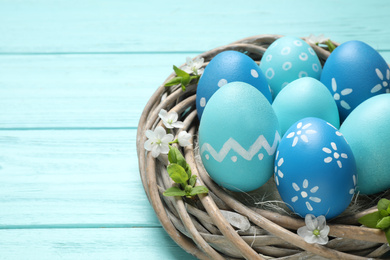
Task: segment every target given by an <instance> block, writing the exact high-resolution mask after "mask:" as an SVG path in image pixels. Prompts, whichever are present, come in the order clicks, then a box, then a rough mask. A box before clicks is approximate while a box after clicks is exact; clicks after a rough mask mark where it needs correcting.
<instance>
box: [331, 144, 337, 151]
mask: <svg viewBox="0 0 390 260" xmlns="http://www.w3.org/2000/svg"><path fill="white" fill-rule="evenodd" d="M330 145H331V146H332V148H333V150H335V151H336V150H337V146H336V144H335V143H334V142H331V143H330Z"/></svg>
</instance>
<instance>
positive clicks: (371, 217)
mask: <svg viewBox="0 0 390 260" xmlns="http://www.w3.org/2000/svg"><path fill="white" fill-rule="evenodd" d="M377 208H378V211H375V212H373V213H369V214H367V215H365V216H363V217H361V218H359V219H358V221H359V223H360V224H362V225H364V226H366V227H369V228H377V229H381V230H383V231H384V232H385V235H386V239H387V241H388V242H389V243H390V200H388V199H381V200H379V202H378V206H377Z"/></svg>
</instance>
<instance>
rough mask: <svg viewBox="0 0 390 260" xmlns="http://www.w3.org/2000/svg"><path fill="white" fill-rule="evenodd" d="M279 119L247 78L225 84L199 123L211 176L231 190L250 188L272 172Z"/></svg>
mask: <svg viewBox="0 0 390 260" xmlns="http://www.w3.org/2000/svg"><path fill="white" fill-rule="evenodd" d="M279 141H280V135H279V123H278V120H277V118H276V115H275V113H274V111H273V109H272V106H271V104H270V103H269V101H268V100H267V99H266V98H265V97H264V95H263V94H261V93H260V91H258V90H257V89H256V88H254V87H253V86H251V85H249V84H247V83H244V82H232V83H228V84H226V85H224V86H223V87H221V89H219V90H218V91H217V92H216V93H215V94H214V95H213V96H212V97H211V98H210V100H209V102H208V104H207V106H206V108H205V110H204V112H203V116H202V119H201V121H200V126H199V149H200V156H201V159H202V162H203V165H204V166H205V168H206V170H207V172H208V173H209V175H210V177H211V178H212V179H213V180H214V181H215V182H216V183H217V184H219V185H221V186H223V187H225V188H227V189H229V190H232V191H251V190H255V189H257V188H259V187H260V186H262V185H263V184H264V183H266V182H267V181H268V180H269V179H270V177H271V176H272V173H273V163H274V156H275V151H276V148H277V145H278V143H279Z"/></svg>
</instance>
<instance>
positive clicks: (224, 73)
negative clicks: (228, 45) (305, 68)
mask: <svg viewBox="0 0 390 260" xmlns="http://www.w3.org/2000/svg"><path fill="white" fill-rule="evenodd" d="M234 81H242V82H246V83H248V84H250V85H252V86H254V87H255V88H256V89H258V90H259V91H260V92H261V93H263V95H264V96H265V97H266V98H267V100H268V101H269V102H270V103H271V102H272V95H271V92H270V89H269V86H268V83H267V80H266V79H265V76H264V74H263V73H262V71H261V70H260V68H259V66H258V65H257V64H256V62H255V61H254V60H252V59H251V58H250V57H249V56H247V55H245V54H243V53H241V52H238V51H224V52H221V53H219V54H218V55H216V56H215V57H214V58H213V59H212V60H211V61H210V63H209V64H208V65H207V66H206V68H205V70H204V72H203V75H202V76H201V78H200V80H199V82H198V87H197V90H196V109H197V112H198V118H199V119H200V118H201V117H202V114H203V110H204V108H205V106H206V104H207V102H208V101H209V99H210V98H211V96H212V95H213V94H214V93H215V92H216V91H217V90H218V89H219V88H220V87H222V86H223V85H225V84H227V83H230V82H234Z"/></svg>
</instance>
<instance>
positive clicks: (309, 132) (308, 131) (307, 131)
mask: <svg viewBox="0 0 390 260" xmlns="http://www.w3.org/2000/svg"><path fill="white" fill-rule="evenodd" d="M305 133H306V134H315V133H317V131H316V130H310V129H309V130H306V132H305Z"/></svg>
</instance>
